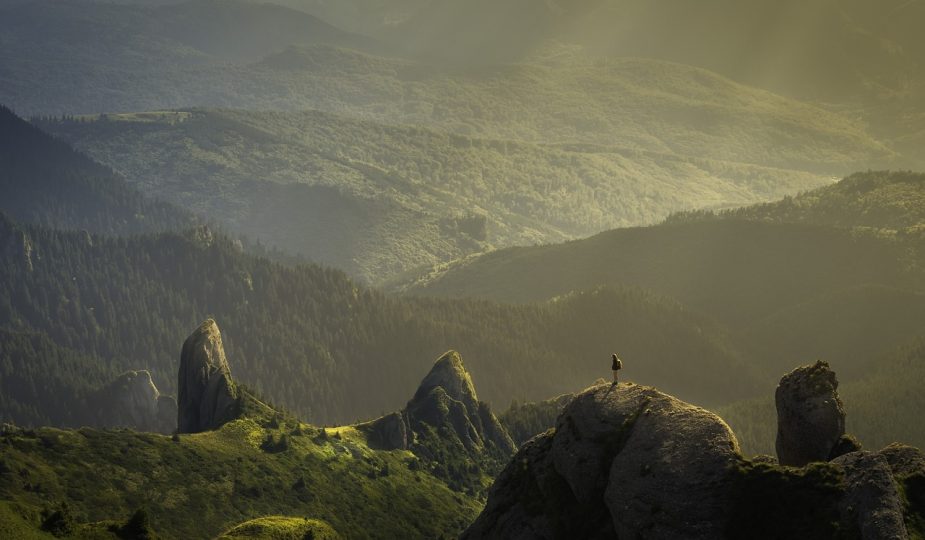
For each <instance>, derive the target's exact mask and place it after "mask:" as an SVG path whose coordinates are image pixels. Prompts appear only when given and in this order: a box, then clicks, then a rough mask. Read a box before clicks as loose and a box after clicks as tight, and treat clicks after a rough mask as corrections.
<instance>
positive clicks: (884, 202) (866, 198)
mask: <svg viewBox="0 0 925 540" xmlns="http://www.w3.org/2000/svg"><path fill="white" fill-rule="evenodd" d="M715 218H732V219H747V220H753V221H774V222H787V223H813V224H818V225H829V226H833V227H841V228H855V229H860V230H867V231H870V232H873V233H877V234H882V235H887V236H889V235H896V234H901V235H904V236H911V237H920V236H921V234H922V231H923V229H925V174H921V173H914V172H889V171H869V172H866V173H857V174H853V175H851V176H849V177H847V178H845V179H844V180H841V181H840V182H838V183H836V184H833V185H831V186H826V187H822V188H819V189H814V190H812V191H808V192H805V193H800V194H799V195H796V196H793V197H784V199H783V200H781V201H775V202H770V203H766V204H759V205H754V206H748V207H743V208H737V209H731V210H725V211H722V212H719V213H718V214H716V213H713V212H690V213H680V214H676V215H673V216H671V218H670V219H669V221H670V222H683V221H697V220H704V219H715Z"/></svg>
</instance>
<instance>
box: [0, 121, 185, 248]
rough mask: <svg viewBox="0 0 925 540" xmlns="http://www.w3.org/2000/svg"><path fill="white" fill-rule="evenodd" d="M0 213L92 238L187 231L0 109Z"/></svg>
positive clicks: (154, 204)
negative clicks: (85, 233)
mask: <svg viewBox="0 0 925 540" xmlns="http://www.w3.org/2000/svg"><path fill="white" fill-rule="evenodd" d="M0 212H5V213H7V214H8V215H10V216H12V217H13V218H15V219H16V220H20V221H24V222H29V223H37V224H42V225H46V226H49V227H58V228H63V229H83V230H87V231H90V232H94V233H105V234H133V233H140V232H150V231H164V230H169V229H178V228H184V227H189V226H191V225H192V224H193V223H194V220H193V218H192V216H190V215H189V214H187V213H185V212H183V211H182V210H180V209H179V208H177V207H174V206H171V205H170V204H167V203H164V202H158V201H155V200H151V199H148V198H146V197H145V196H144V195H142V194H141V192H140V191H138V190H137V189H136V188H134V187H132V186H129V185H128V184H126V183H125V181H124V180H123V179H122V178H119V177H118V176H117V175H116V174H115V173H114V172H113V171H112V170H111V169H109V168H107V167H105V166H103V165H100V164H99V163H96V162H94V161H93V160H91V159H89V158H87V157H86V156H85V155H83V154H81V153H79V152H77V151H75V150H74V149H72V148H71V147H70V146H69V145H68V144H67V143H65V142H63V141H60V140H56V139H54V138H53V137H51V136H49V135H48V134H46V133H43V132H42V131H40V130H39V129H38V128H36V127H34V126H32V125H31V124H29V123H28V122H26V121H25V120H22V119H20V118H19V117H17V116H16V115H15V114H13V112H12V111H10V110H9V109H7V108H6V107H3V106H0Z"/></svg>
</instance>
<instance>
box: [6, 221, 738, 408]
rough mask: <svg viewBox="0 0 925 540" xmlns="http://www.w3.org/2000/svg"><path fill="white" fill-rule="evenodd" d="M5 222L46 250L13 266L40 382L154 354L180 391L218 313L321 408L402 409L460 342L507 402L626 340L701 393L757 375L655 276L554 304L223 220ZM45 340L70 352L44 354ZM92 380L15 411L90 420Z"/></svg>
mask: <svg viewBox="0 0 925 540" xmlns="http://www.w3.org/2000/svg"><path fill="white" fill-rule="evenodd" d="M17 235H19V236H17ZM0 238H14V239H16V238H28V240H29V242H30V245H31V246H32V247H33V250H34V256H33V257H32V259H31V261H32V264H31V266H32V269H31V270H30V269H29V266H30V264H29V261H30V259H27V258H25V257H22V256H17V257H11V258H7V259H6V260H4V261H3V264H2V265H0V305H4V306H7V314H8V317H7V320H6V322H5V323H4V325H5V326H7V327H9V328H12V329H14V331H15V332H16V333H17V334H16V335H19V333H22V332H33V333H38V334H44V336H45V337H44V338H29V339H36V340H38V343H40V344H43V345H41V347H42V349H41V350H36V351H35V353H31V352H30V351H31V350H32V349H33V348H34V346H33V345H30V346H29V347H26V346H25V345H17V347H18V350H21V351H22V352H23V353H28V354H23V356H21V357H19V360H17V362H22V363H24V365H29V363H30V362H34V366H36V368H35V369H31V370H30V369H26V370H21V369H19V368H17V367H16V366H18V365H19V364H18V363H17V364H15V365H10V366H9V367H7V368H0V369H4V370H5V372H7V373H14V372H15V373H18V374H20V376H23V377H28V380H26V381H25V383H26V384H25V388H33V387H34V388H41V386H42V384H44V381H45V377H47V376H49V374H50V375H51V376H52V377H55V376H57V375H55V373H60V374H61V377H62V379H61V383H60V384H66V383H67V382H66V381H68V380H70V381H71V383H72V384H73V385H74V386H75V387H76V388H78V389H80V388H93V387H99V386H102V385H103V384H104V383H107V382H109V380H111V378H112V377H113V376H114V375H115V374H118V373H121V372H124V371H126V370H129V369H140V368H144V369H149V370H150V371H151V372H152V375H153V377H154V380H155V383H156V384H157V386H158V388H159V389H160V390H161V392H162V393H166V394H172V393H174V391H175V390H174V389H175V384H176V373H177V371H176V370H177V365H178V357H179V349H180V345H181V344H182V343H183V340H184V339H185V338H186V336H187V335H188V334H189V332H190V331H191V329H194V328H196V326H197V325H198V324H199V323H200V322H201V321H202V320H203V319H205V318H206V317H208V316H214V317H215V318H216V320H217V321H218V322H219V325H220V327H221V328H222V332H223V335H224V336H225V347H226V352H227V354H228V358H229V361H230V364H231V369H232V374H233V375H234V376H235V378H236V379H237V380H240V381H242V382H244V383H246V384H250V385H253V386H254V387H255V388H256V389H257V390H258V391H259V393H260V394H261V395H266V396H271V397H272V398H273V400H274V401H275V402H277V403H279V404H281V405H283V406H285V407H286V408H288V409H290V410H292V411H294V412H296V413H298V414H299V415H300V416H302V417H303V418H308V419H311V420H312V421H314V422H326V421H327V422H330V421H353V420H356V419H358V418H370V417H374V416H376V415H377V414H379V413H380V412H381V411H383V410H397V409H399V408H401V406H402V405H404V403H405V402H406V401H407V399H408V396H410V395H412V394H413V392H414V389H415V387H416V386H417V384H418V382H419V381H420V379H421V377H422V376H423V375H424V374H425V373H426V371H427V369H428V368H429V364H430V362H431V361H432V360H433V358H436V357H437V356H438V355H439V354H440V353H442V352H444V351H446V350H447V348H448V347H452V348H455V349H457V350H459V351H460V352H461V353H462V354H463V356H464V357H465V358H466V359H467V364H468V366H469V368H470V371H471V373H472V374H473V377H474V379H475V384H476V387H477V388H479V391H480V394H482V395H483V397H484V398H485V399H486V400H487V401H489V402H495V403H498V402H508V401H509V400H510V396H511V395H518V396H523V397H525V398H528V399H541V398H544V397H546V396H549V395H557V394H561V393H562V392H564V391H574V390H575V389H578V388H583V387H584V386H586V385H587V383H588V382H589V381H592V380H594V379H596V378H597V377H598V376H599V375H601V374H606V373H607V370H608V368H609V364H608V360H607V358H608V356H609V353H610V352H611V349H612V348H613V344H614V343H615V342H616V343H620V347H621V354H622V351H624V350H625V351H627V352H626V355H627V358H633V359H638V360H634V361H633V363H628V365H627V370H626V373H627V375H628V376H629V377H630V378H633V377H636V376H639V377H646V379H647V382H650V383H653V384H659V385H661V386H664V387H665V388H666V389H667V390H669V391H672V392H677V393H679V394H680V395H681V396H682V397H685V398H687V399H693V400H699V401H701V402H713V403H717V402H719V401H720V399H724V400H727V401H728V399H734V398H744V397H747V396H749V395H751V394H750V391H751V389H752V388H753V380H754V379H753V375H752V374H751V372H750V370H749V369H748V368H746V367H745V365H744V363H743V361H742V359H741V356H740V355H739V353H738V352H737V351H736V348H735V347H734V346H732V345H731V344H730V343H729V341H728V339H727V338H726V337H725V335H724V333H723V332H722V330H721V329H720V328H719V327H717V326H715V325H713V324H712V323H710V322H709V321H708V320H706V319H704V318H702V317H699V316H697V315H696V314H693V313H690V312H688V311H686V310H684V309H683V308H680V307H679V306H678V305H677V304H674V303H672V302H668V301H665V300H663V299H661V298H659V297H656V296H653V295H651V294H647V293H643V292H640V291H632V290H601V291H596V292H593V293H587V294H583V295H576V296H574V297H572V298H567V299H563V300H562V301H560V302H556V303H554V304H550V305H545V306H503V305H498V304H494V303H490V302H484V301H462V300H460V301H447V300H429V299H402V298H394V297H388V296H385V295H383V294H381V293H378V292H375V291H372V290H368V289H364V288H361V287H358V286H357V285H355V284H354V283H353V282H351V281H350V280H349V279H347V278H346V276H344V275H343V274H342V273H340V272H337V271H334V270H330V269H325V268H320V267H316V266H297V267H284V266H281V265H279V264H275V263H272V262H269V261H267V260H265V259H261V258H257V257H253V256H249V255H246V254H243V253H241V252H240V250H239V249H238V247H237V246H236V245H235V243H234V242H232V241H231V240H229V239H227V238H226V237H224V236H222V235H219V234H215V233H212V232H210V231H208V230H206V229H198V230H195V231H190V232H188V233H185V234H182V235H179V234H162V235H156V236H147V237H141V238H134V239H107V238H102V237H95V238H94V241H93V243H92V244H91V243H87V242H86V241H85V238H84V236H83V235H81V234H77V233H64V232H52V231H48V230H46V229H42V228H28V227H26V228H17V227H15V226H13V225H12V224H11V223H9V222H8V221H4V220H0ZM13 245H14V246H15V245H18V244H13ZM666 335H671V336H672V339H671V340H665V339H663V336H666ZM17 339H19V338H17ZM23 339H25V338H23ZM14 342H16V343H18V342H17V341H15V340H14ZM48 342H51V343H53V344H54V346H55V347H57V348H58V349H59V351H58V352H54V351H53V347H52V346H51V345H49V344H48ZM43 351H52V352H54V354H53V355H51V358H47V357H46V358H44V359H42V360H38V359H36V358H35V356H38V355H43V354H44V353H43ZM70 351H74V352H73V353H71V352H70ZM17 354H19V353H17ZM72 358H93V359H94V364H95V365H94V366H93V369H88V370H80V369H75V366H79V365H81V364H80V362H77V361H73V360H71V359H72ZM58 360H60V361H61V362H64V361H65V360H67V361H68V362H71V363H70V364H69V366H70V367H63V366H62V365H61V364H60V363H59V362H58ZM7 361H9V362H12V359H10V360H7ZM84 362H88V360H85V361H84ZM39 367H41V369H39ZM65 373H66V374H67V377H66V378H65V377H64V374H65ZM51 380H54V379H51ZM730 381H735V383H736V384H735V385H730ZM5 383H6V381H5V380H4V384H5ZM78 393H79V392H77V391H76V390H75V391H74V392H71V393H70V394H69V393H67V392H64V393H61V394H60V396H58V397H55V398H54V399H52V400H50V401H49V406H48V407H45V406H44V405H41V398H42V397H43V396H44V395H45V394H43V393H42V392H39V391H34V392H31V393H30V394H29V395H25V396H23V397H22V398H17V402H18V403H20V405H17V406H18V407H21V410H26V412H27V413H28V414H26V415H25V416H13V415H12V411H13V410H16V409H15V408H14V407H13V408H9V409H6V410H5V411H2V414H4V418H9V419H12V420H13V421H16V422H20V423H23V424H31V423H39V422H43V421H45V419H48V421H51V420H53V419H54V418H58V419H59V420H60V422H61V423H62V425H74V424H73V423H72V422H76V420H74V419H69V418H67V417H62V416H61V415H60V413H56V412H54V411H53V410H52V409H53V408H54V407H57V406H58V403H59V402H60V400H63V399H64V398H65V397H66V396H68V395H77V394H78ZM18 395H19V394H17V393H15V392H11V393H10V394H7V393H4V394H3V399H5V400H6V399H11V398H12V397H13V396H18ZM37 404H38V405H37ZM11 407H12V406H11ZM29 407H39V409H37V410H36V411H29V410H28V408H29ZM42 407H45V408H44V409H43V408H42ZM7 410H8V411H11V412H9V413H7V412H6V411H7ZM55 415H58V416H55Z"/></svg>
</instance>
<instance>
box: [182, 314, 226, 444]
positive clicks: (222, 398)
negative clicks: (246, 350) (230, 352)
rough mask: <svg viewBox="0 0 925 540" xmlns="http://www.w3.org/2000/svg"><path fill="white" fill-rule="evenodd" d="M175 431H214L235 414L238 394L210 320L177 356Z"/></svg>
mask: <svg viewBox="0 0 925 540" xmlns="http://www.w3.org/2000/svg"><path fill="white" fill-rule="evenodd" d="M177 401H178V403H177V407H178V413H177V431H178V432H179V433H198V432H201V431H207V430H210V429H216V428H218V427H220V426H221V425H222V424H224V423H225V422H228V421H230V420H233V419H234V418H235V417H236V416H237V414H238V392H237V389H236V388H235V385H234V381H233V380H232V378H231V369H230V368H229V367H228V361H227V360H226V359H225V349H224V347H223V346H222V334H221V332H220V331H219V329H218V325H217V324H216V323H215V321H214V320H212V319H209V320H207V321H205V322H203V323H202V324H201V325H200V326H199V328H197V329H196V330H195V331H194V332H193V333H192V334H191V335H190V336H189V337H188V338H187V339H186V341H185V342H184V343H183V349H182V351H181V353H180V373H179V388H178V400H177Z"/></svg>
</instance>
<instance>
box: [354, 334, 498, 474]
mask: <svg viewBox="0 0 925 540" xmlns="http://www.w3.org/2000/svg"><path fill="white" fill-rule="evenodd" d="M358 428H359V429H360V430H362V431H364V432H365V433H366V434H367V437H368V439H369V443H370V444H371V445H372V446H374V447H376V448H380V449H385V450H394V449H402V450H411V451H413V452H414V453H415V454H417V455H418V456H419V457H421V458H423V459H425V460H428V461H430V462H432V463H437V464H439V465H441V466H446V465H447V464H446V463H443V462H444V461H446V458H447V457H455V458H456V459H460V458H465V459H466V460H467V461H468V462H469V463H470V464H473V465H476V466H477V467H479V468H480V469H484V470H489V469H491V468H492V465H491V463H501V462H503V461H505V460H507V458H509V457H510V456H511V455H512V454H513V453H514V450H515V449H516V445H515V444H514V441H513V440H512V439H511V437H510V435H509V434H508V433H507V430H505V429H504V426H502V425H501V422H499V421H498V418H497V417H496V416H495V415H494V413H492V411H491V408H490V407H489V406H488V404H486V403H483V402H480V401H479V399H478V395H477V394H476V393H475V386H474V385H473V384H472V377H470V376H469V373H468V372H467V371H466V368H465V366H464V365H463V363H462V358H460V356H459V353H457V352H455V351H450V352H447V353H446V354H444V355H443V356H441V357H440V358H439V359H437V361H436V362H435V363H434V366H433V368H431V370H430V372H429V373H428V374H427V376H425V377H424V379H423V380H422V381H421V384H420V385H419V386H418V389H417V391H416V392H415V393H414V397H413V398H411V400H410V401H409V402H408V404H407V405H406V406H405V408H404V409H402V410H401V411H399V412H395V413H392V414H388V415H385V416H383V417H382V418H379V419H378V420H374V421H372V422H368V423H366V424H361V425H359V426H358ZM493 472H497V467H496V466H495V471H493ZM454 474H455V473H454Z"/></svg>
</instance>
